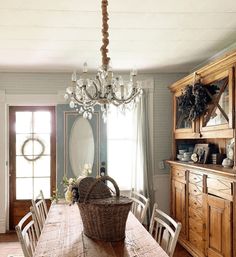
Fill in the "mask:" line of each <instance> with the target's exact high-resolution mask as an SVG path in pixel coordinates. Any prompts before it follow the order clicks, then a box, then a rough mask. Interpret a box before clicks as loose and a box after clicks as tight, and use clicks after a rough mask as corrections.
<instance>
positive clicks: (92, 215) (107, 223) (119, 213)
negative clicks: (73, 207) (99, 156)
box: [78, 176, 132, 242]
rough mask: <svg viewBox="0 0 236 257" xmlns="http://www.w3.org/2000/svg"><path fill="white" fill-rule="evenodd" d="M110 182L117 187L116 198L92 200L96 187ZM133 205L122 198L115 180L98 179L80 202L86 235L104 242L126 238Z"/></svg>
mask: <svg viewBox="0 0 236 257" xmlns="http://www.w3.org/2000/svg"><path fill="white" fill-rule="evenodd" d="M105 180H109V181H111V182H112V184H113V185H114V187H115V190H116V196H112V197H108V198H104V196H103V195H101V197H100V199H90V194H91V192H92V191H93V189H94V188H95V186H96V185H97V184H98V183H99V182H101V181H105ZM131 205H132V200H131V199H129V198H128V197H125V196H120V190H119V187H118V185H117V184H116V182H115V180H114V179H112V178H111V177H109V176H104V177H101V178H98V179H96V181H94V182H93V183H92V185H91V186H90V188H89V189H88V191H87V194H86V196H85V198H84V201H83V202H79V203H78V206H79V210H80V214H81V218H82V221H83V226H84V234H85V235H86V236H88V237H90V238H93V239H98V240H103V241H110V242H112V241H120V240H123V239H124V238H125V226H126V220H127V217H128V214H129V211H130V208H131Z"/></svg>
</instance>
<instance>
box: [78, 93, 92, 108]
mask: <svg viewBox="0 0 236 257" xmlns="http://www.w3.org/2000/svg"><path fill="white" fill-rule="evenodd" d="M73 98H74V100H75V101H76V103H77V104H80V105H82V106H83V105H84V101H81V100H79V99H78V98H77V96H76V94H74V95H73ZM95 104H96V103H95V102H94V101H92V100H89V101H87V102H86V105H89V107H91V106H94V105H95Z"/></svg>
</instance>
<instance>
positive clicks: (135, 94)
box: [112, 88, 139, 103]
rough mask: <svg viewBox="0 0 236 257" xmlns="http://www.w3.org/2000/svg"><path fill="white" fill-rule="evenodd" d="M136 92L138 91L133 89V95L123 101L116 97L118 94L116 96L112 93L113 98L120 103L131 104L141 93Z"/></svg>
mask: <svg viewBox="0 0 236 257" xmlns="http://www.w3.org/2000/svg"><path fill="white" fill-rule="evenodd" d="M135 91H136V90H135V89H134V88H133V89H132V92H131V94H130V95H129V96H128V97H127V98H123V99H121V98H118V97H117V96H116V94H115V93H114V92H112V98H113V99H114V100H116V101H118V102H121V103H126V102H127V101H128V102H130V100H132V99H133V98H135V97H136V96H137V95H139V91H136V92H135Z"/></svg>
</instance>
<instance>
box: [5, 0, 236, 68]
mask: <svg viewBox="0 0 236 257" xmlns="http://www.w3.org/2000/svg"><path fill="white" fill-rule="evenodd" d="M100 5H101V3H100V0H84V1H82V0H40V1H33V0H8V1H6V0H0V71H36V72H37V71H38V72H40V71H49V72H51V71H52V72H60V71H61V72H64V71H65V72H67V71H72V70H73V69H77V70H80V69H81V67H82V65H83V62H85V61H86V62H87V63H88V66H89V68H90V70H91V71H94V70H96V69H97V67H98V66H99V65H100V64H101V55H100V50H99V49H100V46H101V10H100V9H101V7H100ZM109 17H110V20H109V25H110V29H109V32H110V45H109V49H110V52H109V55H110V57H111V60H112V66H113V69H114V70H119V71H127V70H129V69H132V68H133V67H135V68H137V69H138V70H139V71H141V72H185V71H189V70H191V69H193V68H194V67H196V65H198V64H199V63H201V62H203V61H205V60H206V59H208V58H210V57H211V56H213V55H214V54H216V53H218V52H219V51H221V50H222V49H224V48H226V47H228V46H229V45H231V44H232V43H234V42H235V41H236V1H235V0H205V1H197V0H145V1H144V0H109Z"/></svg>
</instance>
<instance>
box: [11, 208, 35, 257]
mask: <svg viewBox="0 0 236 257" xmlns="http://www.w3.org/2000/svg"><path fill="white" fill-rule="evenodd" d="M16 234H17V236H18V239H19V241H20V244H21V248H22V250H23V253H24V256H25V257H32V256H33V254H34V251H35V248H36V245H37V242H38V239H39V228H38V224H37V221H36V216H35V214H34V210H33V208H32V207H31V208H30V212H29V213H27V214H26V215H25V216H24V217H23V218H22V219H21V220H20V222H19V223H18V225H16Z"/></svg>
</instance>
